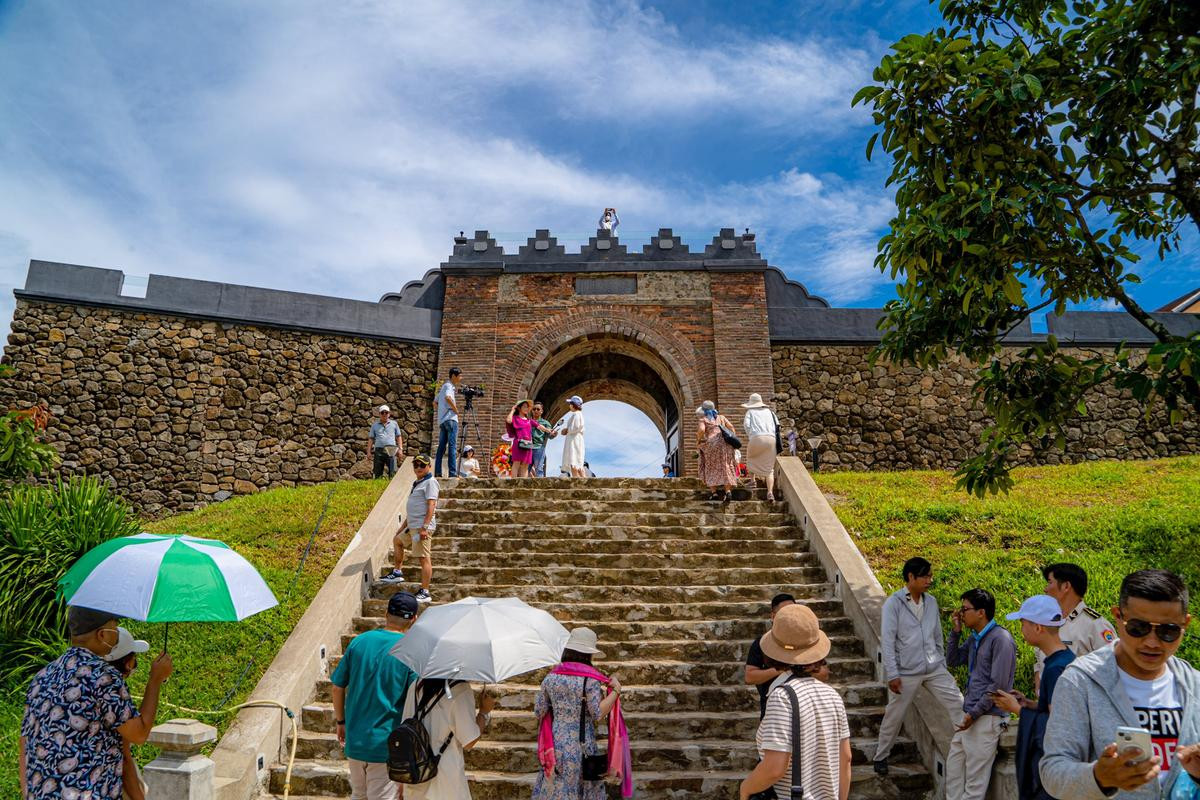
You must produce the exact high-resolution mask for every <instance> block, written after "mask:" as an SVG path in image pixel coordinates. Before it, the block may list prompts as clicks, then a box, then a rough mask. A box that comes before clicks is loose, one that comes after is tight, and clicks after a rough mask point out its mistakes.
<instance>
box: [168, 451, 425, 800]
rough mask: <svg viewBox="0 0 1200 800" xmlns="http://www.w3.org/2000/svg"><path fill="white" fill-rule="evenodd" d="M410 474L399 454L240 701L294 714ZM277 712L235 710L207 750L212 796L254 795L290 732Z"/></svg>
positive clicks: (382, 549)
mask: <svg viewBox="0 0 1200 800" xmlns="http://www.w3.org/2000/svg"><path fill="white" fill-rule="evenodd" d="M414 477H415V476H414V475H413V469H412V459H406V460H405V461H404V463H403V464H402V465H401V466H400V469H399V470H397V471H396V475H395V477H394V478H392V480H391V482H390V483H389V484H388V487H387V489H385V490H384V492H383V494H382V495H381V496H380V498H379V501H378V502H376V504H375V507H374V508H373V509H371V513H370V514H369V515H367V518H366V520H365V521H364V522H363V524H362V526H361V527H359V529H358V532H357V533H355V535H354V538H353V539H351V540H350V544H348V545H347V546H346V551H345V552H344V553H342V557H341V558H340V559H338V562H337V564H336V565H334V568H333V570H332V571H331V572H330V574H329V577H328V578H327V579H326V581H325V583H324V585H322V586H321V588H320V590H319V591H318V592H317V595H316V597H314V598H313V600H312V603H311V604H310V605H309V607H308V610H307V611H305V612H304V616H302V617H301V618H300V621H299V622H298V623H297V624H296V627H295V628H294V629H293V630H292V632H291V634H290V635H289V636H288V638H287V641H285V642H284V643H283V647H282V648H280V650H279V653H278V655H276V656H275V659H274V660H273V661H272V662H271V665H270V666H269V667H268V668H267V671H266V672H265V673H264V674H263V676H262V679H261V680H259V682H258V685H257V686H256V687H254V691H253V692H252V693H251V694H250V697H249V698H248V699H247V700H246V702H253V701H255V700H274V701H277V702H280V703H283V704H284V705H285V706H287V707H288V708H289V709H291V710H292V711H294V712H295V713H296V714H299V713H300V708H301V706H303V705H304V704H305V703H307V702H308V700H309V697H310V696H311V695H312V691H313V685H314V684H315V683H316V682H317V680H318V679H320V678H323V677H325V676H326V675H327V673H328V671H329V656H330V655H331V654H332V653H333V651H334V650H336V649H337V648H338V647H339V644H340V639H341V635H342V633H343V632H345V631H346V629H347V627H348V626H349V624H350V622H351V620H352V619H353V617H355V616H357V615H358V614H360V613H361V611H362V601H363V599H364V598H365V597H366V596H367V592H368V590H369V589H370V586H371V581H372V580H374V579H375V577H376V576H377V575H378V574H379V567H380V565H381V564H383V563H384V561H385V560H386V559H387V554H388V550H389V548H390V547H391V545H392V534H393V533H395V531H396V526H397V525H398V524H399V521H398V519H397V515H398V514H399V513H400V511H401V510H402V509H403V508H404V502H405V501H406V500H407V499H408V491H409V488H410V487H411V486H412V482H413V480H414ZM282 713H283V712H281V711H279V710H276V709H270V708H250V709H244V710H242V711H240V712H239V713H238V715H237V718H236V719H235V720H234V722H233V724H232V725H230V726H229V729H228V730H226V731H225V735H224V736H222V737H221V741H220V742H219V743H218V744H217V747H216V749H215V750H214V751H213V753H212V760H213V762H214V763H215V770H214V772H215V776H214V781H213V785H214V788H215V793H214V795H213V796H214V797H215V798H216V800H249V798H252V797H255V796H257V795H258V792H259V788H260V785H261V783H262V781H263V779H264V778H265V776H266V774H267V770H268V769H269V767H270V766H271V764H272V763H273V762H275V761H276V760H277V759H279V758H280V756H281V750H282V749H283V747H284V746H285V745H287V737H288V736H289V735H290V733H291V728H290V725H287V724H285V722H286V721H285V720H281V715H282ZM180 800H183V799H182V798H180Z"/></svg>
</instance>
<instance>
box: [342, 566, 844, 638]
mask: <svg viewBox="0 0 1200 800" xmlns="http://www.w3.org/2000/svg"><path fill="white" fill-rule="evenodd" d="M414 575H415V573H414ZM436 588H439V589H440V588H441V587H436ZM481 588H485V589H490V588H491V587H481ZM792 588H793V591H792V592H791V594H792V596H793V597H797V598H799V599H800V600H801V601H803V602H805V604H806V605H808V606H809V607H810V608H812V609H813V611H814V612H816V613H817V614H818V615H820V614H822V613H827V612H834V613H837V612H840V611H841V609H840V607H839V605H840V604H836V602H835V601H831V600H830V598H829V597H828V594H829V592H830V588H831V587H830V586H829V585H828V584H823V583H815V584H806V585H801V586H796V587H792ZM393 593H394V591H393ZM446 594H447V592H442V591H439V592H438V597H437V599H438V600H441V599H442V597H444V596H445V595H446ZM390 596H391V594H389V595H388V597H390ZM816 601H820V602H816ZM825 601H830V602H825ZM535 605H536V607H537V608H541V609H543V610H545V611H548V612H550V613H551V614H553V615H554V616H555V617H557V618H559V619H586V620H592V621H596V622H600V621H614V622H615V621H625V622H644V621H653V620H676V621H685V620H695V621H700V622H709V621H713V620H719V619H744V620H753V619H762V620H764V623H763V625H764V627H765V626H766V623H765V620H766V619H767V614H768V610H769V606H768V604H767V602H766V601H765V600H764V601H745V600H729V601H724V602H722V601H713V600H709V601H686V602H677V603H655V602H645V603H638V604H636V605H632V604H630V602H629V601H623V602H569V603H555V602H539V603H535ZM386 610H387V600H386V599H384V598H382V597H380V598H370V599H367V600H364V601H363V618H367V619H370V618H379V617H382V616H383V614H384V613H385V611H386ZM822 624H824V621H822ZM359 630H369V628H360V629H359ZM825 630H826V631H827V632H828V629H825Z"/></svg>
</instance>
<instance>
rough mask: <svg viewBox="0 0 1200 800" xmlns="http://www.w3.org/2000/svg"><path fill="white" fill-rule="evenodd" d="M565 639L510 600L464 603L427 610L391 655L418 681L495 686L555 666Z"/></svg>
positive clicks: (547, 619)
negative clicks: (423, 679)
mask: <svg viewBox="0 0 1200 800" xmlns="http://www.w3.org/2000/svg"><path fill="white" fill-rule="evenodd" d="M567 636H568V634H567V629H566V628H564V627H563V626H562V624H561V623H559V621H558V620H556V619H555V618H554V617H552V616H550V614H548V613H547V612H545V611H543V610H541V609H540V608H533V607H532V606H530V605H527V604H526V603H524V602H522V601H521V600H518V599H517V598H515V597H500V598H487V597H467V598H464V599H462V600H458V601H456V602H453V603H447V604H445V605H440V606H433V607H431V608H428V609H426V610H425V611H424V612H423V613H422V614H421V616H420V617H418V618H417V621H416V622H415V623H414V624H413V626H412V627H411V628H409V630H408V633H406V634H405V635H404V638H403V639H401V640H400V641H399V642H397V643H396V645H395V646H394V647H392V649H391V654H392V655H393V656H395V657H396V658H398V659H400V660H401V661H403V662H404V663H405V664H407V665H408V666H409V667H411V668H412V669H413V671H414V672H416V673H417V674H418V675H420V676H421V677H422V678H451V679H453V680H460V681H478V682H481V683H499V682H500V681H503V680H507V679H508V678H511V677H513V676H514V675H521V674H523V673H526V672H532V671H533V670H535V669H540V668H542V667H548V666H551V665H552V664H557V663H558V662H559V661H560V660H561V658H562V651H563V647H564V646H565V645H566V643H567Z"/></svg>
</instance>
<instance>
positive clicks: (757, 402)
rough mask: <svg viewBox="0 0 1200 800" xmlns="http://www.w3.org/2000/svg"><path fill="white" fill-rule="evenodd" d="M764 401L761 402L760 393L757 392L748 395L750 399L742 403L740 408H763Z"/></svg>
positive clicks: (764, 405)
mask: <svg viewBox="0 0 1200 800" xmlns="http://www.w3.org/2000/svg"><path fill="white" fill-rule="evenodd" d="M766 405H767V404H766V403H764V402H763V399H762V395H761V394H759V393H758V392H755V393H754V394H752V395H750V399H749V400H747V401H746V402H745V403H742V408H765V407H766Z"/></svg>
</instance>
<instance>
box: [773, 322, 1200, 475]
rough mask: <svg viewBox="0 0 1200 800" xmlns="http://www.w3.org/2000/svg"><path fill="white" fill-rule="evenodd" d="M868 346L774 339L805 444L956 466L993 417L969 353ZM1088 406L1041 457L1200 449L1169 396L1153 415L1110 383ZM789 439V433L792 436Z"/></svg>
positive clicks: (785, 420)
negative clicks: (940, 355)
mask: <svg viewBox="0 0 1200 800" xmlns="http://www.w3.org/2000/svg"><path fill="white" fill-rule="evenodd" d="M870 352H871V348H869V347H864V346H829V345H776V346H774V347H772V348H771V358H772V361H773V364H774V373H775V402H776V408H777V409H778V414H779V417H780V422H781V424H782V426H783V430H784V431H785V432H786V431H787V430H789V429H790V428H793V427H794V428H795V430H796V433H797V435H798V437H799V439H800V441H799V442H798V444H797V448H798V449H799V450H800V452H801V453H802V454H803V453H806V452H807V447H806V445H805V443H804V439H805V438H807V437H810V436H823V437H824V438H825V444H824V445H823V446H822V448H821V464H822V467H826V466H828V467H830V468H832V469H842V470H874V469H884V470H887V469H953V468H957V467H958V465H959V464H961V463H962V461H963V460H964V459H966V458H968V457H969V456H970V455H972V454H973V453H974V452H975V451H976V449H977V448H978V446H979V435H980V433H981V432H982V430H983V428H984V426H985V424H986V422H987V420H986V417H985V415H984V413H983V411H982V410H981V409H980V408H978V407H976V405H975V402H974V398H973V395H972V392H971V385H972V382H973V370H972V368H971V367H970V365H968V364H966V363H964V362H955V363H947V364H946V365H944V366H943V367H942V368H941V369H940V370H938V371H936V372H929V373H927V372H924V371H922V370H920V369H917V368H915V367H896V366H894V365H886V366H883V365H881V366H874V367H872V366H871V365H870V364H868V363H867V357H868V355H869V354H870ZM1086 402H1087V406H1088V416H1086V417H1084V418H1083V419H1081V420H1080V421H1079V422H1077V423H1076V424H1075V425H1073V426H1072V427H1071V428H1069V429H1068V433H1067V452H1066V454H1065V455H1064V454H1063V453H1062V452H1061V451H1058V450H1056V449H1051V450H1048V451H1046V452H1045V453H1043V454H1041V455H1040V456H1039V457H1037V458H1036V459H1033V460H1034V461H1036V463H1044V464H1057V463H1063V462H1074V461H1082V460H1085V459H1099V458H1112V459H1130V458H1155V457H1162V456H1171V455H1182V454H1185V453H1200V423H1198V421H1197V420H1196V419H1195V418H1194V417H1193V418H1185V419H1184V420H1183V422H1182V423H1181V424H1179V425H1176V426H1174V427H1170V426H1168V425H1167V424H1166V415H1165V414H1164V413H1163V412H1162V408H1161V406H1160V407H1159V409H1157V411H1156V413H1155V414H1153V415H1152V416H1151V419H1150V422H1147V421H1146V419H1145V417H1144V415H1143V412H1142V409H1141V408H1140V407H1139V406H1138V405H1137V404H1136V403H1135V402H1134V401H1133V400H1132V398H1130V397H1129V396H1128V395H1127V394H1125V393H1122V392H1119V391H1117V390H1116V389H1114V388H1112V387H1106V388H1105V389H1103V390H1102V391H1100V392H1096V393H1093V394H1092V395H1090V396H1088V397H1087V398H1086ZM785 445H786V442H785Z"/></svg>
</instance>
